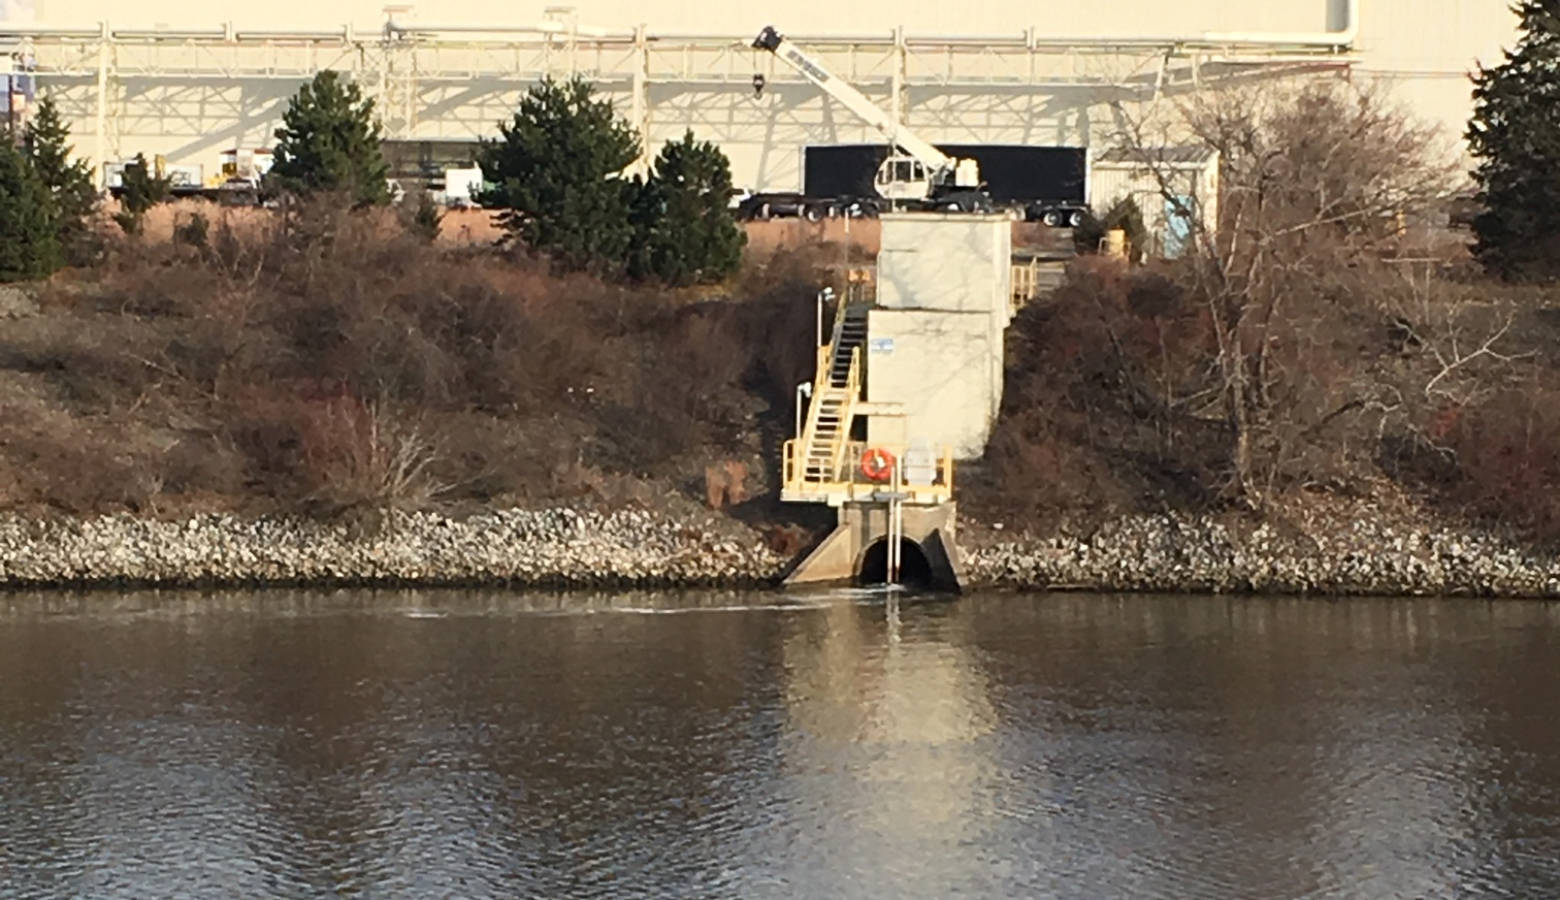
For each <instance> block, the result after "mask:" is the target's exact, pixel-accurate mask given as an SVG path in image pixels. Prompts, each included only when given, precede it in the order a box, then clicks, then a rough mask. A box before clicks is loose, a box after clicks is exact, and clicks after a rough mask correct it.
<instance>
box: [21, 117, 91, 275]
mask: <svg viewBox="0 0 1560 900" xmlns="http://www.w3.org/2000/svg"><path fill="white" fill-rule="evenodd" d="M69 141H70V129H69V128H68V127H66V125H65V123H64V121H62V120H61V119H60V113H59V109H58V108H57V107H55V105H54V101H53V99H51V98H49V97H45V98H43V102H41V103H39V104H38V110H37V112H35V113H34V114H33V116H32V119H31V121H29V122H28V123H27V127H26V128H25V129H24V131H23V134H22V146H23V147H24V148H26V152H27V157H28V159H30V160H31V161H32V166H33V170H34V171H36V172H37V173H38V178H39V179H40V180H41V181H42V182H43V185H44V187H45V188H47V189H48V191H49V193H50V195H51V196H52V198H53V201H54V214H55V216H56V232H55V233H56V236H57V237H58V239H59V245H60V248H61V249H62V251H64V252H65V253H66V254H67V255H72V254H74V253H75V252H77V251H80V250H81V249H82V248H83V247H84V244H85V240H86V237H87V235H88V230H87V217H88V216H90V215H91V214H92V208H93V207H94V206H96V205H97V190H96V189H95V188H94V187H93V185H92V170H91V169H90V168H88V167H87V164H86V161H85V160H80V159H71V150H72V149H73V148H72V147H71V145H70V143H69Z"/></svg>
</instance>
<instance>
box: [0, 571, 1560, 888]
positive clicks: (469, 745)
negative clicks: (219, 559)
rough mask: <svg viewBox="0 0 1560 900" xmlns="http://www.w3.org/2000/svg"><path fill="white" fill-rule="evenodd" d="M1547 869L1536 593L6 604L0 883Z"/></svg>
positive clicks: (1142, 878) (1400, 875) (1411, 883)
mask: <svg viewBox="0 0 1560 900" xmlns="http://www.w3.org/2000/svg"><path fill="white" fill-rule="evenodd" d="M343 894H345V895H357V896H364V897H414V898H423V897H733V898H738V897H739V898H764V897H787V898H789V897H808V898H811V897H885V898H904V897H937V898H941V897H1068V898H1072V897H1076V898H1102V897H1130V898H1178V900H1179V898H1193V897H1196V898H1204V897H1206V898H1241V900H1250V898H1300V897H1307V898H1309V897H1360V898H1397V897H1401V898H1429V897H1518V898H1553V897H1560V607H1556V606H1552V605H1543V604H1533V603H1498V602H1497V603H1489V602H1483V601H1471V600H1461V601H1445V602H1440V601H1421V600H1412V601H1385V600H1369V601H1347V602H1327V601H1321V600H1296V599H1227V598H1200V597H1177V598H1162V597H1133V598H1121V597H1099V596H1044V595H1029V596H1025V595H990V596H968V597H964V598H962V599H960V600H958V601H956V602H925V601H922V602H908V601H905V602H898V601H896V602H895V603H893V604H889V603H886V602H885V601H884V600H883V599H882V598H881V597H868V596H863V595H856V594H832V595H821V596H815V597H812V598H800V599H792V598H782V597H779V596H777V595H772V594H762V593H752V594H638V595H611V596H600V597H590V596H581V595H569V596H558V595H526V594H513V593H502V592H485V593H419V594H408V593H340V594H301V593H285V592H279V593H258V594H227V595H215V596H211V595H208V596H197V595H185V594H174V595H168V594H163V595H153V594H124V595H89V596H85V597H75V596H63V595H45V596H27V595H18V596H11V597H0V897H6V898H11V897H91V898H137V900H139V898H150V897H316V896H322V895H343Z"/></svg>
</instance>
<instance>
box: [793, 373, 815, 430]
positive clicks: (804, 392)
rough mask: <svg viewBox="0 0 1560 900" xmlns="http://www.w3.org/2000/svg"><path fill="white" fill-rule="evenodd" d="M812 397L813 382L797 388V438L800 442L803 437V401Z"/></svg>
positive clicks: (802, 384) (803, 383)
mask: <svg viewBox="0 0 1560 900" xmlns="http://www.w3.org/2000/svg"><path fill="white" fill-rule="evenodd" d="M811 397H812V382H811V381H804V382H802V383H801V384H799V385H797V386H796V437H797V439H798V440H800V439H801V436H802V401H803V400H804V399H811Z"/></svg>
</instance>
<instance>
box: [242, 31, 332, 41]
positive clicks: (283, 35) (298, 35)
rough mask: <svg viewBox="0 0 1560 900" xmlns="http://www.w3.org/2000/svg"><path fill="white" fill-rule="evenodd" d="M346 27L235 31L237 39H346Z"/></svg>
mask: <svg viewBox="0 0 1560 900" xmlns="http://www.w3.org/2000/svg"><path fill="white" fill-rule="evenodd" d="M348 34H349V32H348V30H347V29H345V28H336V29H332V30H327V29H323V28H321V29H312V30H309V29H245V30H243V31H235V32H233V40H236V41H346V40H348Z"/></svg>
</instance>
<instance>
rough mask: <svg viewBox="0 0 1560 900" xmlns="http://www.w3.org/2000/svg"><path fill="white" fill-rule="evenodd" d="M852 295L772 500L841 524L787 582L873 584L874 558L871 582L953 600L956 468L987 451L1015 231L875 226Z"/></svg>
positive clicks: (940, 224) (949, 218) (997, 401)
mask: <svg viewBox="0 0 1560 900" xmlns="http://www.w3.org/2000/svg"><path fill="white" fill-rule="evenodd" d="M853 284H854V285H857V286H865V285H875V290H873V291H870V292H869V291H867V290H865V289H860V290H847V293H846V296H845V297H844V298H842V300H841V301H840V304H839V307H838V309H837V311H836V316H835V326H834V328H833V330H832V331H831V332H830V335H829V338H828V342H827V343H825V344H824V346H822V347H820V348H819V353H818V370H817V376H816V379H817V380H816V381H815V382H814V388H813V402H812V404H811V405H810V408H809V410H808V417H807V425H806V427H805V428H804V429H803V430H802V432H801V433H800V434H798V435H797V436H796V438H795V439H794V440H792V441H789V442H787V445H786V451H785V455H784V459H783V461H782V482H783V489H782V494H781V496H782V498H783V499H785V500H788V501H794V502H811V503H827V504H829V505H830V506H832V507H834V508H835V509H836V510H837V515H838V524H837V525H836V527H835V529H834V532H833V533H832V534H830V535H829V536H828V537H827V538H826V539H825V540H824V541H823V543H822V544H820V545H819V546H818V547H817V548H815V549H814V550H813V552H812V553H810V554H808V556H807V557H806V558H804V559H803V560H802V561H801V562H800V563H799V564H798V565H797V567H796V569H795V570H794V571H792V573H791V574H790V576H789V577H788V578H787V579H786V582H785V583H786V584H788V585H796V584H809V583H816V582H826V581H840V580H846V579H851V578H856V579H862V580H878V576H877V573H876V571H875V568H876V564H875V561H874V560H873V558H872V557H871V553H870V551H871V550H872V548H874V547H883V548H885V549H884V550H883V553H884V554H885V556H886V559H885V560H884V563H885V564H884V565H883V567H882V568H883V572H882V579H881V580H884V581H887V582H889V583H897V582H898V581H899V580H900V578H901V576H906V577H909V576H910V575H915V576H918V580H925V581H927V582H928V583H930V584H931V585H933V586H936V587H940V588H945V589H950V590H956V589H958V587H959V586H960V582H961V580H962V579H961V577H960V565H959V559H958V550H957V548H956V546H955V544H954V521H955V518H956V507H955V504H954V500H953V471H954V460H956V459H973V458H975V457H978V456H980V455H981V454H982V453H983V452H984V451H985V448H986V441H987V439H988V438H989V437H990V434H991V427H992V424H993V423H994V422H995V421H996V417H997V413H998V411H999V409H1000V408H1001V405H1002V379H1003V366H1004V360H1003V333H1004V332H1005V331H1006V329H1007V326H1008V323H1009V322H1010V321H1011V320H1012V318H1013V247H1012V222H1011V220H1010V219H1009V218H1008V217H1007V216H1003V215H977V214H969V213H953V212H949V213H926V212H917V213H889V214H885V215H884V216H883V223H882V246H881V250H880V251H879V254H878V259H877V270H876V274H875V278H872V279H861V280H858V281H857V282H853ZM863 350H864V351H865V352H864V353H863ZM858 438H864V440H861V439H858ZM907 551H908V555H907ZM907 561H908V563H910V564H911V565H910V567H908V568H907V565H906V563H907Z"/></svg>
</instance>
